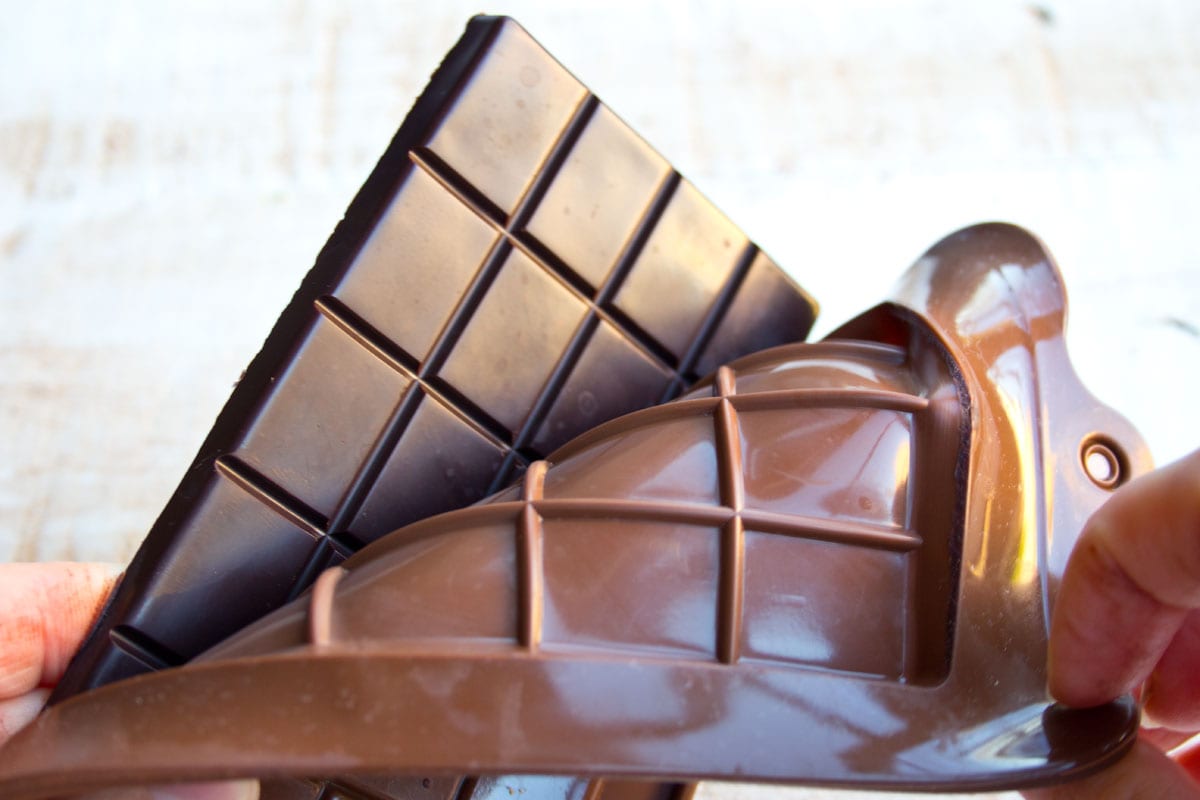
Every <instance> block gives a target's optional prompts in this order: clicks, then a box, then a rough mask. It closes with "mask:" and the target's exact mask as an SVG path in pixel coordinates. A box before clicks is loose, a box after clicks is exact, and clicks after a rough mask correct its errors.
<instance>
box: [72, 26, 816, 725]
mask: <svg viewBox="0 0 1200 800" xmlns="http://www.w3.org/2000/svg"><path fill="white" fill-rule="evenodd" d="M814 315H815V306H814V304H813V303H812V301H811V300H810V299H809V298H808V297H807V296H806V295H805V294H804V293H803V292H802V291H801V290H800V289H799V288H798V287H797V286H796V285H795V284H794V283H793V282H792V281H791V280H790V279H789V278H787V277H786V276H785V275H784V274H783V273H782V272H781V271H780V270H779V268H778V267H776V266H775V265H774V264H773V263H772V262H771V261H770V259H768V258H767V257H766V256H765V255H764V254H763V253H761V251H760V250H759V249H758V248H757V247H756V246H755V245H754V244H753V243H751V242H750V241H749V240H748V239H747V238H746V237H745V235H744V234H742V233H741V232H740V231H738V230H737V229H736V228H735V227H734V226H733V225H732V224H731V223H730V222H729V221H728V220H727V219H726V218H725V217H724V216H723V215H721V214H720V212H718V211H717V210H716V209H715V208H713V207H712V205H711V204H710V203H709V202H708V201H707V200H705V199H704V198H703V197H702V196H701V195H700V194H699V192H697V191H696V189H695V188H694V187H693V186H692V185H691V184H690V183H688V182H687V181H686V180H684V179H682V178H681V177H680V175H679V174H678V173H677V172H676V171H675V170H674V169H672V168H671V166H670V165H669V164H668V163H667V162H666V161H665V160H663V159H662V157H661V156H659V155H658V154H657V153H655V152H654V151H653V150H652V149H651V148H650V147H649V146H648V145H647V144H646V143H645V142H643V141H642V140H641V139H640V138H638V136H637V135H636V134H635V133H634V132H633V131H632V130H630V129H629V128H628V126H626V125H625V124H624V123H623V122H622V121H621V120H620V119H619V118H618V117H616V115H614V114H613V113H612V112H611V111H609V110H608V109H607V107H605V106H604V105H603V104H602V103H601V102H600V101H599V100H598V99H597V98H596V97H595V96H594V95H593V94H591V93H590V92H589V91H588V90H587V89H586V88H585V87H584V86H583V85H582V84H580V83H579V82H578V81H577V80H575V78H574V77H573V76H571V75H570V73H568V72H567V71H566V70H565V69H563V68H562V67H561V66H560V65H559V64H557V62H555V61H554V60H553V59H552V58H551V57H550V56H549V55H548V54H547V53H545V51H543V50H542V49H541V48H540V47H539V46H538V45H537V44H536V42H534V41H533V40H532V39H531V38H530V37H529V36H528V34H526V33H525V32H524V31H523V30H522V29H521V28H520V27H519V26H518V25H517V24H516V23H514V22H512V21H511V20H506V19H497V18H477V19H475V20H473V21H472V22H471V23H470V25H469V26H468V28H467V31H466V33H465V34H464V36H463V39H462V40H461V41H460V42H459V44H458V45H456V47H455V49H454V50H452V51H451V53H450V54H449V55H448V56H447V58H446V60H445V62H444V63H443V65H442V67H441V68H439V70H438V72H437V73H435V75H434V76H433V78H432V79H431V82H430V85H429V87H428V88H427V89H426V91H425V93H423V94H422V96H421V98H420V99H418V101H417V103H416V105H415V106H414V108H413V110H412V112H411V113H410V114H409V117H408V119H407V120H406V121H405V123H404V125H403V126H402V127H401V129H400V132H399V133H398V134H397V135H396V138H395V139H394V140H393V142H392V144H391V146H390V147H389V149H388V151H387V153H386V154H385V155H384V157H383V158H382V159H381V161H380V164H379V166H378V167H377V168H376V169H375V171H374V172H373V173H372V175H371V177H370V178H369V179H368V181H367V183H366V184H365V185H364V187H363V189H362V190H361V192H360V193H359V196H358V197H356V199H355V201H354V202H353V203H352V205H351V207H350V209H349V211H348V212H347V214H346V218H345V220H344V221H343V222H342V224H340V225H339V226H338V229H337V230H336V231H335V232H334V235H333V236H332V237H331V239H330V241H329V243H328V244H327V245H326V247H325V249H324V250H323V251H322V253H321V255H320V256H319V258H318V260H317V264H316V266H315V267H314V268H313V270H312V271H311V272H310V273H309V275H308V277H306V278H305V280H304V282H303V283H302V285H301V288H300V290H299V291H298V292H297V294H296V296H295V297H294V298H293V301H292V303H291V304H290V305H289V307H288V308H287V309H286V310H285V311H284V313H283V315H282V316H281V317H280V320H279V322H278V323H277V324H276V326H275V328H274V329H273V330H272V332H271V334H270V336H269V337H268V339H267V342H266V344H265V345H264V346H263V350H262V352H261V353H260V354H259V355H258V356H257V357H256V358H255V360H254V361H253V362H252V363H251V365H250V367H249V368H248V369H247V372H246V375H245V377H244V378H243V380H242V381H241V383H240V384H239V385H238V386H237V387H236V388H235V390H234V393H233V395H232V396H231V398H230V400H229V402H228V404H227V405H226V408H225V410H224V411H223V412H222V414H221V416H220V417H219V419H218V421H217V424H216V425H215V426H214V428H213V431H212V433H210V435H209V437H208V439H207V440H206V441H205V443H204V445H202V447H201V451H200V453H199V454H198V455H197V457H196V460H195V462H194V463H193V465H192V468H191V469H190V470H189V471H188V473H187V474H186V475H185V477H184V479H183V481H182V483H181V485H180V487H179V488H178V489H177V491H176V493H175V495H174V496H173V497H172V499H171V501H170V503H169V504H168V505H167V508H166V509H165V510H164V511H163V514H162V516H160V518H159V520H158V521H157V522H156V524H155V527H154V528H153V529H152V531H151V533H150V536H149V537H148V538H147V540H146V542H145V543H144V544H143V547H142V549H141V550H140V551H139V553H138V555H137V556H136V557H135V559H134V561H133V563H132V564H131V566H130V568H129V570H128V572H127V577H126V579H125V581H124V583H123V584H122V586H121V587H120V588H119V589H118V592H117V593H116V595H115V596H114V599H113V600H111V601H110V605H109V607H108V608H107V609H106V611H105V613H104V615H103V616H102V618H101V620H100V622H99V623H98V625H97V628H96V629H95V630H94V631H93V633H92V635H91V636H90V637H89V640H88V641H87V642H86V643H85V647H84V648H83V650H82V651H81V653H80V655H79V657H78V658H77V659H76V661H75V662H74V663H73V664H72V667H71V669H70V670H69V672H68V675H67V676H66V678H65V679H64V681H63V683H62V684H61V685H60V687H59V689H58V690H57V691H56V693H55V696H54V701H58V700H61V699H63V698H65V697H68V696H70V695H71V694H73V693H75V692H78V691H81V690H83V689H86V688H89V687H92V686H97V685H101V684H104V683H107V682H110V681H112V680H116V679H119V678H123V677H128V676H131V675H133V674H137V673H139V672H143V671H146V670H156V669H160V668H162V667H163V666H168V665H176V664H181V663H184V662H186V661H188V660H190V659H191V658H193V657H194V656H196V655H197V654H198V653H200V652H202V651H203V650H205V649H207V648H208V647H210V646H212V645H213V644H215V643H217V642H218V641H220V640H221V639H223V638H225V637H226V636H228V635H229V634H231V633H233V632H234V631H236V630H238V629H240V628H241V627H243V626H244V625H246V624H248V623H250V622H252V621H253V620H255V619H257V618H258V617H260V616H262V615H264V614H266V613H267V612H269V611H271V610H273V609H274V608H276V607H278V606H280V605H282V604H283V603H284V602H287V601H288V600H290V599H293V598H295V597H296V596H297V595H299V594H300V593H302V592H303V591H305V589H306V588H307V587H308V586H309V585H310V584H311V583H312V581H313V580H314V579H315V578H316V577H317V575H319V574H320V573H321V572H322V570H324V569H325V568H327V567H329V566H331V565H334V564H337V563H340V562H341V561H342V560H344V559H345V558H347V557H348V556H349V555H351V554H353V553H354V552H355V551H357V550H358V549H360V548H361V547H362V546H364V545H365V544H368V543H370V542H371V541H374V540H375V539H377V538H379V537H380V536H382V535H384V534H386V533H388V532H390V531H391V530H394V529H396V528H399V527H401V526H403V525H404V524H407V523H409V522H413V521H415V520H418V519H421V518H424V517H427V516H429V515H431V514H435V513H438V512H442V511H447V510H451V509H454V508H459V507H462V506H464V505H467V504H470V503H473V502H475V501H477V500H480V499H482V498H483V497H485V496H487V495H489V494H492V493H494V492H496V491H498V490H500V489H502V488H503V487H504V486H506V485H508V484H510V483H511V482H512V481H514V480H516V479H517V478H519V477H520V475H521V473H522V472H523V471H525V470H526V469H527V468H528V467H529V465H530V464H531V463H536V462H537V461H539V460H540V459H543V458H545V457H546V456H547V455H549V454H550V453H551V452H552V451H553V450H554V449H556V448H557V447H559V446H560V445H562V444H563V443H565V442H566V441H567V440H569V439H570V438H572V437H573V436H574V435H576V434H578V433H581V432H583V431H584V430H587V429H589V428H591V427H593V426H595V425H597V424H599V423H602V422H604V421H606V420H608V419H611V418H613V417H615V416H618V415H620V414H623V413H626V412H629V411H633V410H636V409H638V408H642V407H645V406H648V405H652V404H654V403H657V402H662V401H665V400H667V399H670V398H671V397H674V396H676V395H677V394H679V393H680V392H681V391H682V390H683V389H684V388H685V387H687V386H688V385H690V384H692V383H693V382H695V380H696V379H697V378H699V377H700V376H701V375H702V374H704V373H706V372H708V371H711V370H712V369H715V368H716V366H717V365H718V364H720V363H723V362H724V361H726V360H728V359H729V358H732V357H736V356H740V355H744V354H746V353H750V352H754V351H757V350H760V349H763V348H764V347H769V346H772V345H776V344H783V343H787V342H791V341H798V340H802V339H803V338H804V337H805V336H806V334H807V332H808V330H809V328H810V326H811V324H812V320H813V317H814ZM537 546H538V545H537V540H536V539H531V541H530V543H529V547H530V548H531V552H534V553H536V549H537ZM529 614H530V615H531V617H530V618H531V620H532V619H534V618H535V617H536V609H533V608H531V609H530V610H529ZM530 634H531V635H534V629H533V628H531V629H530Z"/></svg>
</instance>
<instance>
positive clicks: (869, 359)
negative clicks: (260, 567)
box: [0, 225, 1149, 798]
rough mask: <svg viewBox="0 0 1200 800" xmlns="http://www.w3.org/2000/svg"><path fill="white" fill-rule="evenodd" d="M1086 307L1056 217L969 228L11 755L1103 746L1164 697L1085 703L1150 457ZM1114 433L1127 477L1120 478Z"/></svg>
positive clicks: (805, 756)
mask: <svg viewBox="0 0 1200 800" xmlns="http://www.w3.org/2000/svg"><path fill="white" fill-rule="evenodd" d="M1064 318H1065V300H1064V294H1063V290H1062V286H1061V280H1060V277H1059V275H1058V272H1057V269H1056V268H1055V267H1054V265H1053V262H1052V260H1051V258H1050V256H1049V255H1048V254H1047V253H1046V251H1045V250H1044V249H1043V247H1042V245H1041V243H1040V242H1038V241H1037V240H1036V239H1034V238H1033V237H1032V236H1030V235H1029V234H1028V233H1026V232H1024V231H1022V230H1020V229H1018V228H1014V227H1011V226H1006V225H983V226H978V227H974V228H970V229H967V230H964V231H961V232H959V233H956V234H954V235H952V236H950V237H948V238H946V239H945V240H943V241H942V242H940V243H938V244H937V245H936V246H935V247H933V248H932V249H931V250H930V251H929V252H928V253H927V254H926V255H925V256H924V257H922V259H920V260H919V261H918V262H917V264H916V265H915V266H914V267H913V268H912V269H911V270H910V271H909V272H908V273H907V275H906V277H905V278H904V280H903V281H902V282H901V285H900V287H899V289H898V291H897V293H896V295H895V301H894V302H893V303H889V304H885V305H883V306H880V307H878V308H876V309H874V310H872V311H870V312H868V313H867V314H865V315H863V316H862V317H859V318H858V319H856V320H854V321H853V322H851V323H849V324H848V325H846V326H844V327H843V328H842V329H840V330H839V331H837V332H836V333H835V334H834V335H833V336H832V337H831V338H830V339H828V340H826V341H824V342H821V343H818V344H799V345H792V346H785V347H781V348H776V349H773V350H769V351H766V352H764V353H761V354H758V355H755V356H751V357H749V358H746V359H743V360H740V361H737V362H735V363H733V364H731V365H729V366H728V367H723V368H721V369H720V370H718V371H717V373H716V374H715V376H713V377H712V378H711V379H709V380H707V381H706V382H704V383H703V384H701V385H700V386H698V387H696V388H695V389H693V390H692V391H691V392H689V393H688V394H686V395H685V396H683V397H682V398H681V399H680V400H678V401H676V402H673V403H671V404H668V405H666V406H661V407H658V408H654V409H650V410H647V411H642V412H638V413H635V414H632V415H629V416H627V417H624V418H622V419H620V420H617V421H614V422H612V423H609V424H607V425H604V426H601V427H600V428H598V429H596V430H593V431H590V432H589V433H587V434H584V435H583V436H581V437H579V438H577V439H575V440H574V441H573V442H571V443H570V444H568V445H567V446H566V447H564V448H563V449H561V450H559V451H558V452H556V453H555V454H553V455H552V456H551V457H550V458H549V459H548V460H547V461H546V462H538V463H535V464H534V465H532V466H531V467H530V469H529V470H528V471H527V472H526V474H525V476H524V478H523V480H522V482H521V484H520V485H519V486H516V487H513V488H511V489H509V490H506V491H504V492H501V493H500V494H498V495H496V496H495V497H493V498H490V499H489V500H488V501H486V502H485V503H483V504H480V505H477V506H474V507H472V508H468V509H464V510H461V511H455V512H450V513H448V514H445V515H442V516H440V517H436V518H433V519H430V520H426V521H423V522H418V523H416V524H414V525H412V526H409V527H407V528H405V529H403V530H401V531H398V532H396V533H394V534H392V535H390V536H389V537H387V538H385V539H384V540H382V541H380V542H379V543H377V544H375V545H373V546H371V547H369V548H367V549H366V550H364V551H363V552H362V553H360V554H358V555H356V556H355V557H353V558H351V559H349V560H348V561H346V562H345V564H344V565H342V566H339V567H335V568H332V569H330V570H329V571H327V572H325V573H324V574H323V575H322V576H321V578H320V579H319V580H318V581H317V583H316V585H315V587H314V589H313V590H312V592H311V593H310V594H309V595H308V596H306V597H304V598H301V599H300V600H298V601H297V602H295V603H293V604H291V605H289V606H287V607H286V608H284V609H282V610H280V611H279V612H277V613H275V614H273V615H271V616H270V617H268V618H267V619H264V620H263V621H261V622H259V623H257V624H256V625H254V626H252V627H251V628H250V629H248V630H246V631H244V632H243V633H242V634H240V635H238V636H236V637H234V638H233V639H232V640H230V641H229V642H227V643H225V644H223V645H221V646H220V647H218V648H216V649H215V650H213V651H211V652H210V653H208V654H207V655H206V656H204V657H203V659H202V660H201V662H199V663H195V664H193V665H189V666H185V667H182V668H180V669H178V670H170V671H165V672H162V673H159V674H155V675H147V676H144V677H139V678H135V679H132V680H129V681H125V682H122V683H118V684H115V685H111V686H108V687H104V688H102V689H99V690H96V691H93V692H90V693H88V694H87V695H84V696H81V697H77V698H74V699H72V700H70V701H68V702H65V703H63V704H60V705H59V706H56V707H55V708H53V709H51V710H50V711H49V712H48V713H46V714H44V715H43V716H42V717H40V718H39V719H38V720H37V721H36V722H35V723H34V725H33V726H32V727H30V728H28V729H27V730H25V731H23V732H22V733H20V734H19V735H18V736H16V737H15V738H14V739H13V740H12V741H11V743H10V744H9V745H8V746H7V747H6V748H5V749H4V750H3V751H0V792H2V793H3V794H4V795H5V796H11V797H15V798H20V797H35V796H44V795H49V794H55V793H64V792H70V791H76V790H80V789H83V788H90V787H96V786H102V785H114V784H129V783H141V782H152V781H165V780H172V781H173V780H179V779H211V778H217V777H227V776H234V775H258V776H266V777H279V776H310V777H311V776H323V777H328V776H344V775H351V776H353V775H383V774H395V775H414V776H430V779H431V780H432V779H433V778H434V777H436V776H439V775H448V774H455V773H462V772H473V773H482V774H506V773H510V772H514V771H516V772H528V773H545V774H551V775H553V774H564V773H566V774H579V775H617V776H622V777H625V778H640V779H645V778H654V779H680V778H687V779H695V778H702V779H703V778H718V779H737V780H763V781H788V782H805V783H816V784H829V785H859V786H876V787H892V788H901V789H924V790H934V789H942V790H951V789H953V790H967V789H994V788H1001V787H1020V786H1028V785H1034V784H1040V783H1046V782H1051V781H1059V780H1064V779H1068V778H1071V777H1072V776H1076V775H1079V774H1082V773H1084V772H1087V771H1090V770H1093V769H1096V768H1098V767H1100V766H1102V765H1104V764H1106V763H1108V762H1110V761H1111V760H1113V759H1115V758H1116V757H1117V756H1119V755H1120V754H1121V753H1122V752H1123V751H1124V749H1125V748H1126V747H1127V746H1128V745H1130V744H1131V742H1132V741H1133V737H1134V735H1135V731H1136V727H1137V710H1136V707H1135V705H1134V704H1133V702H1132V701H1131V700H1129V699H1124V700H1121V701H1118V702H1115V703H1112V704H1110V705H1108V706H1104V707H1101V708H1097V709H1091V710H1086V711H1072V710H1067V709H1064V708H1060V707H1058V706H1055V705H1053V704H1052V703H1051V702H1050V699H1049V697H1048V696H1047V694H1046V690H1045V645H1046V631H1047V620H1048V615H1049V612H1050V606H1051V603H1052V600H1053V596H1054V589H1055V585H1056V581H1057V579H1058V576H1059V574H1060V572H1061V569H1062V567H1063V564H1064V561H1065V558H1066V555H1067V553H1068V552H1069V550H1070V548H1071V546H1072V544H1073V542H1074V540H1075V538H1076V536H1077V535H1078V532H1079V530H1080V527H1081V524H1082V522H1083V520H1084V519H1085V517H1086V516H1087V515H1088V514H1089V513H1090V512H1091V511H1092V510H1093V509H1094V508H1095V507H1096V506H1097V505H1098V504H1099V503H1100V502H1102V501H1103V499H1104V498H1105V496H1106V495H1107V493H1108V492H1109V491H1110V490H1111V488H1112V487H1113V486H1114V485H1116V484H1119V483H1121V482H1123V481H1124V480H1126V479H1127V478H1128V477H1129V476H1131V475H1133V474H1135V473H1138V472H1140V471H1143V470H1145V469H1147V468H1148V467H1149V459H1148V455H1147V453H1146V450H1145V447H1144V445H1143V444H1142V442H1141V440H1140V439H1139V437H1138V436H1137V434H1136V432H1135V431H1133V430H1132V428H1131V427H1130V426H1129V425H1128V423H1127V422H1126V421H1125V420H1123V419H1122V418H1121V417H1119V416H1118V415H1117V414H1115V413H1114V412H1113V411H1111V410H1109V409H1107V408H1106V407H1104V406H1102V405H1100V404H1099V403H1098V402H1097V401H1096V400H1095V399H1094V398H1093V397H1092V396H1091V395H1090V394H1088V393H1087V391H1086V390H1085V389H1084V388H1083V387H1082V386H1081V385H1080V383H1079V381H1078V379H1077V378H1076V376H1075V374H1074V371H1073V370H1072V368H1071V365H1070V363H1069V361H1068V360H1067V356H1066V351H1065V346H1064V342H1063V324H1064ZM1097 442H1099V443H1102V444H1103V447H1104V451H1103V452H1104V453H1105V454H1107V456H1105V458H1106V459H1107V460H1106V464H1107V468H1106V469H1110V470H1111V471H1112V472H1113V473H1114V474H1111V475H1110V474H1099V475H1097V474H1089V466H1088V463H1089V461H1088V457H1089V456H1090V455H1091V454H1092V453H1093V445H1095V444H1096V443H1097ZM1093 460H1094V459H1093ZM1100 472H1106V470H1099V469H1097V468H1096V465H1094V464H1093V466H1092V473H1100Z"/></svg>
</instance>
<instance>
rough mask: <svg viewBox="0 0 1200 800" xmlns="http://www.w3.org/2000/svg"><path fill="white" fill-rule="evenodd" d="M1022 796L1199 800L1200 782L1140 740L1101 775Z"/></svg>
mask: <svg viewBox="0 0 1200 800" xmlns="http://www.w3.org/2000/svg"><path fill="white" fill-rule="evenodd" d="M1022 794H1023V795H1025V797H1026V799H1027V800H1093V798H1096V797H1103V798H1106V799H1107V800H1142V798H1155V799H1156V800H1198V799H1200V783H1196V782H1195V781H1194V780H1193V779H1192V778H1191V777H1190V776H1189V775H1188V773H1187V772H1186V771H1185V770H1184V769H1183V767H1181V766H1180V765H1179V764H1176V763H1175V762H1174V761H1172V760H1171V759H1170V758H1168V757H1167V755H1166V754H1165V753H1163V752H1162V751H1161V750H1158V749H1156V748H1154V747H1153V746H1151V745H1149V744H1147V743H1146V742H1144V741H1141V740H1138V741H1137V743H1135V744H1134V746H1133V749H1131V750H1130V751H1129V752H1128V753H1127V754H1126V755H1125V757H1124V758H1122V759H1121V760H1120V761H1118V762H1117V763H1116V764H1113V765H1112V766H1111V767H1109V768H1107V769H1105V770H1103V771H1102V772H1098V773H1096V774H1095V775H1092V776H1090V777H1087V778H1084V779H1083V780H1080V781H1074V782H1072V783H1064V784H1061V785H1059V786H1048V787H1046V788H1043V789H1030V790H1026V791H1024V792H1022Z"/></svg>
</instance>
